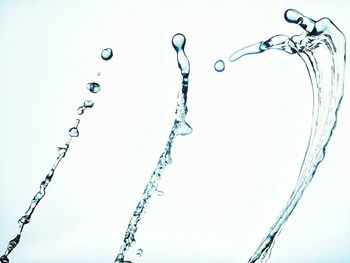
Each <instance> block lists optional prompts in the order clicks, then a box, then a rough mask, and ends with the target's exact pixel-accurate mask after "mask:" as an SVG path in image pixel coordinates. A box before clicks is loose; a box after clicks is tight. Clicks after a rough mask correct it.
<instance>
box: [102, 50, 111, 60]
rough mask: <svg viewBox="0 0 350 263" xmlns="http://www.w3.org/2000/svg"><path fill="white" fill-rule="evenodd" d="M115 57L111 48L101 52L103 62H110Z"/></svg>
mask: <svg viewBox="0 0 350 263" xmlns="http://www.w3.org/2000/svg"><path fill="white" fill-rule="evenodd" d="M112 57H113V50H112V49H111V48H105V49H104V50H102V52H101V58H102V59H103V60H110V59H111V58H112Z"/></svg>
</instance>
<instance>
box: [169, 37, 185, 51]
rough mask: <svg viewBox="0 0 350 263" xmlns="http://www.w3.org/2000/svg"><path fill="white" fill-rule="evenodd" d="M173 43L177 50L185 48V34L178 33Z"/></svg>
mask: <svg viewBox="0 0 350 263" xmlns="http://www.w3.org/2000/svg"><path fill="white" fill-rule="evenodd" d="M172 43H173V46H174V48H175V49H176V50H180V49H183V48H184V47H185V43H186V38H185V36H184V35H183V34H181V33H177V34H175V35H174V36H173V39H172Z"/></svg>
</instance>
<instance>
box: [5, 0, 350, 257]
mask: <svg viewBox="0 0 350 263" xmlns="http://www.w3.org/2000/svg"><path fill="white" fill-rule="evenodd" d="M290 7H293V8H295V9H298V10H299V11H301V12H302V13H304V14H305V15H308V16H311V17H313V18H315V19H319V18H321V17H323V16H327V17H329V18H331V19H332V20H333V21H334V22H335V24H336V25H337V26H338V27H339V28H340V29H342V30H343V32H344V33H345V35H346V36H348V37H349V36H350V31H349V30H350V19H349V10H350V3H349V1H345V0H344V1H341V0H334V1H302V0H298V1H293V3H292V2H291V1H272V0H269V1H251V0H246V1H236V0H230V1H214V0H210V1H209V0H202V1H189V0H188V1H185V0H183V1H182V0H181V1H164V0H163V1H161V0H158V1H156V0H151V1H134V0H124V1H117V0H114V1H101V0H96V1H93V0H91V1H86V0H85V1H44V0H42V1H39V0H37V1H18V0H11V1H10V0H9V1H5V0H1V1H0V40H1V41H0V45H1V46H0V78H1V87H0V89H1V97H0V100H1V101H0V113H1V114H0V122H1V130H0V145H1V148H2V149H1V153H0V160H1V165H0V211H1V213H0V215H1V217H0V249H1V251H4V249H5V247H6V245H7V242H8V240H9V239H10V238H13V237H14V235H15V234H16V230H17V224H16V222H17V220H18V218H19V217H20V216H21V215H22V214H23V213H24V212H25V210H26V208H27V206H28V205H29V203H30V199H31V198H32V197H33V195H34V194H35V193H36V191H37V190H38V187H39V184H40V182H41V180H42V179H43V178H44V177H45V175H46V173H47V172H48V170H49V169H50V167H51V164H52V163H53V161H54V159H55V157H56V151H55V147H57V146H61V145H63V144H64V143H65V141H66V140H67V138H68V137H67V136H68V134H67V131H68V128H69V127H71V126H72V125H73V124H74V121H75V118H76V115H75V111H76V108H77V107H78V106H79V105H81V103H82V101H83V100H85V99H92V100H93V101H94V102H95V107H94V108H93V109H92V110H88V111H87V112H86V114H84V116H83V117H82V121H81V125H80V137H79V138H78V139H77V140H74V141H73V142H72V145H71V149H70V151H69V153H68V155H67V158H66V159H64V161H63V162H62V165H61V166H60V167H59V168H58V170H57V173H56V174H55V177H54V179H53V181H52V184H51V185H50V186H49V189H48V193H47V196H46V197H45V199H44V200H43V201H42V203H40V205H39V207H38V209H37V210H36V213H35V215H34V216H33V218H32V222H31V223H30V224H29V225H28V226H27V227H26V228H25V230H24V234H23V237H22V241H21V243H20V245H19V246H18V248H16V250H15V251H14V253H13V254H11V257H10V259H11V262H21V263H34V262H50V263H56V262H60V263H61V262H65V263H71V262H72V263H78V262H84V263H90V262H91V263H92V262H93V263H96V262H113V260H114V258H115V256H116V254H117V251H118V249H119V246H120V244H121V241H122V238H123V235H124V231H125V229H126V226H127V222H128V220H129V218H130V216H131V212H132V211H133V209H134V207H135V205H136V202H137V200H138V199H139V196H140V194H141V192H142V190H143V188H144V185H145V183H146V182H147V180H148V178H149V176H150V174H151V172H152V170H153V169H154V167H155V165H156V161H157V159H158V157H159V154H160V153H161V151H162V149H163V147H164V144H165V141H166V138H167V136H168V133H169V131H170V128H171V125H172V121H173V113H174V109H175V104H176V94H177V90H178V88H179V86H180V81H181V77H180V73H179V70H178V68H177V64H176V56H175V51H174V50H173V47H172V46H171V37H172V36H173V35H174V34H175V33H177V32H182V33H184V34H185V35H186V36H187V46H186V52H187V54H188V57H189V59H190V61H191V66H192V68H191V75H190V90H189V97H188V102H189V115H188V121H189V123H190V124H191V125H192V127H193V128H194V132H193V134H192V135H190V136H188V137H186V138H178V140H177V141H176V142H175V146H174V150H173V164H172V165H171V166H169V167H168V169H167V170H166V172H165V173H164V177H163V179H162V181H161V183H160V188H161V189H162V190H163V191H164V192H165V195H164V196H163V197H158V196H155V197H154V199H152V201H151V204H150V206H149V208H148V211H147V214H146V217H145V218H144V220H143V221H142V222H141V223H140V229H139V232H138V234H137V236H136V238H137V241H138V242H137V244H136V245H135V246H134V248H133V250H131V251H130V253H129V257H128V258H130V259H133V257H134V255H135V253H136V251H137V249H138V248H142V249H143V250H144V253H143V255H142V257H141V258H139V259H137V258H136V259H135V263H137V262H143V263H173V262H183V263H187V262H191V263H193V262H201V263H209V262H210V263H242V262H247V260H248V258H249V257H250V256H251V254H252V252H253V251H254V249H255V248H256V247H257V246H258V244H259V242H260V241H261V239H262V237H263V236H264V235H265V233H266V231H267V230H268V228H269V227H270V226H271V224H272V222H273V220H274V219H275V217H276V216H277V215H278V213H279V212H280V210H281V209H282V206H283V205H284V203H285V202H286V200H287V198H288V197H289V195H290V192H291V190H292V188H293V186H294V184H295V182H296V178H297V173H298V171H299V166H300V163H301V160H302V157H303V153H304V151H305V146H306V142H307V138H308V134H309V128H310V125H311V122H310V120H311V101H312V98H311V96H312V93H311V87H310V83H309V80H308V76H307V72H306V70H305V68H304V65H303V64H302V61H301V60H300V59H299V58H298V57H296V56H288V55H285V54H282V53H278V52H277V51H276V52H270V53H265V54H262V55H260V56H256V57H249V58H246V59H244V60H242V61H240V62H239V63H238V62H237V63H236V64H232V65H227V69H226V71H225V72H224V73H220V74H219V73H216V72H215V71H214V70H213V64H214V62H215V61H216V60H217V59H219V58H224V59H226V58H227V57H228V56H229V55H230V54H231V52H233V51H235V50H237V49H239V48H241V47H243V46H245V45H247V44H251V43H254V42H257V41H259V40H262V39H266V38H268V37H270V36H272V35H274V34H277V33H285V34H289V35H291V34H296V33H299V32H301V31H300V29H299V28H298V27H296V26H295V25H290V24H287V23H286V22H285V21H284V19H283V13H284V11H285V10H286V9H287V8H290ZM105 47H111V48H113V50H114V52H115V56H114V57H113V59H112V60H111V61H110V62H104V61H102V60H101V59H100V51H101V50H102V49H103V48H105ZM98 71H100V72H101V76H100V77H97V76H96V73H97V72H98ZM346 72H347V76H346V85H345V89H346V95H345V97H344V100H343V105H342V108H341V111H340V114H339V123H338V126H337V128H336V131H335V133H334V136H333V138H332V140H331V142H330V144H329V147H328V151H327V156H326V158H325V160H324V162H323V163H322V164H321V165H320V167H319V170H318V172H317V174H316V177H315V179H314V181H313V182H312V184H311V185H310V187H309V188H308V189H307V191H306V193H305V196H304V198H303V199H302V201H301V203H300V204H299V206H298V207H297V209H296V210H295V212H294V214H293V215H292V216H291V218H290V220H289V222H288V223H287V225H286V226H285V228H284V229H283V232H282V233H281V235H280V237H279V238H278V240H277V243H276V245H275V248H274V250H273V253H272V257H271V259H270V261H269V262H271V263H277V262H278V263H295V262H298V263H304V262H305V263H347V262H350V255H349V253H348V251H349V250H350V238H349V236H350V224H349V220H350V207H349V200H350V191H349V183H350V179H349V178H350V177H349V171H350V169H349V163H348V161H349V159H348V156H349V153H348V149H349V146H350V145H349V131H350V124H349V123H350V121H349V120H350V105H349V100H348V96H347V95H348V93H347V90H348V88H349V85H348V83H349V81H348V76H349V71H348V70H347V71H346ZM88 81H98V82H100V83H101V86H102V90H101V92H100V93H98V94H90V93H89V92H88V91H87V90H86V88H85V83H86V82H88Z"/></svg>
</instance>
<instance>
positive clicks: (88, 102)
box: [84, 100, 94, 108]
mask: <svg viewBox="0 0 350 263" xmlns="http://www.w3.org/2000/svg"><path fill="white" fill-rule="evenodd" d="M84 106H85V107H86V108H92V107H93V106H94V102H93V101H92V100H86V101H84Z"/></svg>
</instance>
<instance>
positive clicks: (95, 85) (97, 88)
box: [86, 82, 101, 93]
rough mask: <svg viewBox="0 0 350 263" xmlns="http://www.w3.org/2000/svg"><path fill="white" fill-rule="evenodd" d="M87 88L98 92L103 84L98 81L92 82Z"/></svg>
mask: <svg viewBox="0 0 350 263" xmlns="http://www.w3.org/2000/svg"><path fill="white" fill-rule="evenodd" d="M86 88H87V89H88V90H89V91H90V92H92V93H97V92H99V91H100V90H101V86H100V84H98V83H96V82H90V83H88V84H87V85H86Z"/></svg>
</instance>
